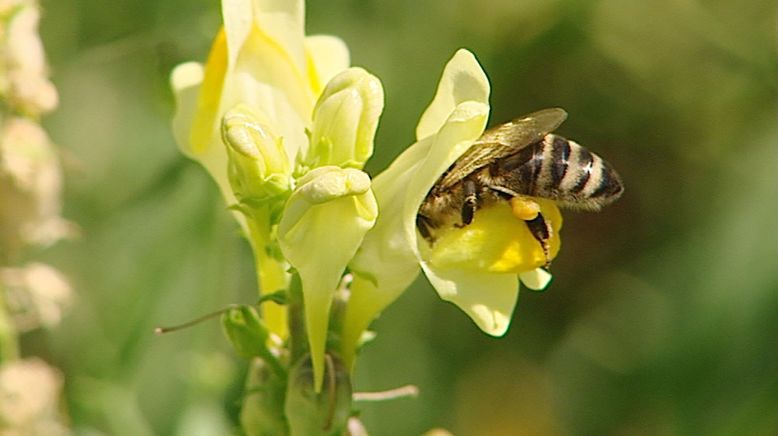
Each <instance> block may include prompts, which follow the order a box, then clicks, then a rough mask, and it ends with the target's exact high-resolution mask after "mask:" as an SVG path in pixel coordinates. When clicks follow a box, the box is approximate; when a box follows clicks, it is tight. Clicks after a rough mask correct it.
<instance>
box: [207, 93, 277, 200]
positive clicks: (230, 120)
mask: <svg viewBox="0 0 778 436" xmlns="http://www.w3.org/2000/svg"><path fill="white" fill-rule="evenodd" d="M222 139H223V140H224V143H225V145H226V146H227V155H228V157H229V168H228V176H229V179H230V184H231V185H232V189H233V191H234V192H235V196H236V197H237V198H238V200H239V201H240V202H242V203H245V202H249V203H257V202H264V201H266V200H268V199H270V198H273V197H278V196H280V195H283V194H285V193H288V192H289V191H291V186H292V178H291V172H290V165H289V159H288V158H287V156H286V151H284V147H283V142H282V141H283V138H280V137H277V136H276V135H275V134H274V133H273V132H272V130H271V129H270V127H268V125H267V123H264V122H263V117H262V116H261V114H259V113H258V112H256V111H253V110H252V109H251V108H249V107H248V106H246V105H242V104H241V105H238V106H236V107H235V108H234V109H232V110H230V111H229V112H227V113H226V114H225V115H224V117H223V118H222Z"/></svg>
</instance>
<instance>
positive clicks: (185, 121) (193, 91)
mask: <svg viewBox="0 0 778 436" xmlns="http://www.w3.org/2000/svg"><path fill="white" fill-rule="evenodd" d="M202 82H203V66H202V65H201V64H199V63H197V62H187V63H184V64H181V65H178V66H177V67H176V68H175V69H173V72H172V73H171V74H170V85H171V87H172V88H173V95H174V96H175V99H176V109H175V113H174V114H173V136H174V137H175V139H176V142H177V143H178V146H179V148H180V149H181V151H182V152H184V154H186V155H189V156H192V152H191V147H192V144H191V142H190V137H191V132H192V123H193V122H194V118H195V113H196V110H197V99H198V95H199V93H200V85H201V84H202Z"/></svg>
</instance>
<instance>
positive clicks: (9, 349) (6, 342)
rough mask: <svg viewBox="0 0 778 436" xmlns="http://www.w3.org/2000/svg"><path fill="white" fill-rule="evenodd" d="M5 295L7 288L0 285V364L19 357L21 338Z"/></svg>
mask: <svg viewBox="0 0 778 436" xmlns="http://www.w3.org/2000/svg"><path fill="white" fill-rule="evenodd" d="M4 297H5V290H4V289H3V288H2V287H0V364H1V363H4V362H8V361H11V360H16V359H18V358H19V339H18V337H17V333H16V328H15V327H14V324H13V320H12V319H11V316H10V314H9V313H8V310H6V306H5V299H4Z"/></svg>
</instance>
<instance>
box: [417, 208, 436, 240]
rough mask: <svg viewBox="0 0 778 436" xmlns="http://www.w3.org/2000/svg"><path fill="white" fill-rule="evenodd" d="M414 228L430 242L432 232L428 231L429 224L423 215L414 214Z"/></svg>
mask: <svg viewBox="0 0 778 436" xmlns="http://www.w3.org/2000/svg"><path fill="white" fill-rule="evenodd" d="M416 228H417V229H419V233H421V236H422V237H423V238H424V239H426V240H428V241H430V242H432V232H430V224H429V221H428V219H427V217H425V216H424V215H416Z"/></svg>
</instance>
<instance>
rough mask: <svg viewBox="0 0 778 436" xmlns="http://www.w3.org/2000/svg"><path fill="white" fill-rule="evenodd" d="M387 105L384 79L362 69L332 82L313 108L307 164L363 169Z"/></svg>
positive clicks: (305, 162) (337, 77) (370, 153)
mask: <svg viewBox="0 0 778 436" xmlns="http://www.w3.org/2000/svg"><path fill="white" fill-rule="evenodd" d="M383 107H384V91H383V88H382V87H381V82H380V81H379V80H378V79H377V78H376V77H375V76H373V75H371V74H370V73H368V72H367V71H365V70H363V69H361V68H349V69H348V70H345V71H343V72H341V73H340V74H338V75H337V76H335V77H334V78H333V79H332V80H330V81H329V83H328V84H327V87H326V88H325V89H324V91H323V92H322V94H321V96H320V97H319V100H318V102H317V103H316V107H315V108H314V110H313V128H312V130H311V133H310V142H311V145H310V148H309V150H308V153H307V156H306V159H305V160H304V164H305V165H306V166H308V167H309V168H311V167H317V166H325V165H335V166H339V167H344V168H362V167H363V166H364V165H365V161H366V160H367V159H368V158H369V157H370V156H371V155H372V154H373V138H374V136H375V132H376V128H377V127H378V118H379V117H380V116H381V111H382V110H383Z"/></svg>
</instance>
